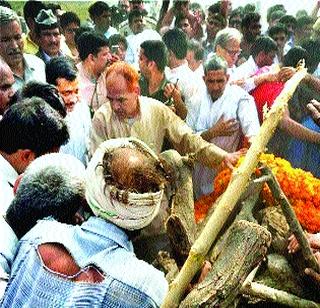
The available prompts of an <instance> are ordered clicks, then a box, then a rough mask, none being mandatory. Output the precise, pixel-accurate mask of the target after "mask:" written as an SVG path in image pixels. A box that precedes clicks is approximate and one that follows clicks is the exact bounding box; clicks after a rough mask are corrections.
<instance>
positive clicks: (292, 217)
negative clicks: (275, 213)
mask: <svg viewBox="0 0 320 308" xmlns="http://www.w3.org/2000/svg"><path fill="white" fill-rule="evenodd" d="M263 173H264V174H266V175H269V176H270V177H271V179H270V180H269V181H268V185H269V188H270V190H271V192H272V194H273V197H274V198H275V200H276V201H277V202H278V203H279V204H280V206H281V209H282V212H283V214H284V215H285V217H286V219H287V222H288V224H289V227H290V230H291V231H292V233H294V235H295V236H296V238H297V240H298V242H299V244H300V248H301V252H302V255H303V257H304V259H305V261H306V265H307V267H310V268H312V269H313V270H314V271H316V272H320V266H319V264H318V262H317V260H316V258H315V257H314V255H313V253H312V251H311V248H310V245H309V243H308V240H307V238H306V236H305V233H304V231H303V229H302V227H301V225H300V223H299V221H298V219H297V217H296V214H295V212H294V210H293V208H292V206H291V205H290V202H289V200H288V199H287V197H286V195H285V194H284V192H283V191H282V189H281V187H280V185H279V183H278V181H277V179H276V178H275V176H274V175H273V174H272V171H271V170H270V169H269V168H267V167H265V168H264V169H263Z"/></svg>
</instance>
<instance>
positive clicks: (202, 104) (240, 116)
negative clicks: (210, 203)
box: [187, 56, 259, 198]
mask: <svg viewBox="0 0 320 308" xmlns="http://www.w3.org/2000/svg"><path fill="white" fill-rule="evenodd" d="M204 81H205V84H206V90H204V91H203V92H202V93H201V95H200V96H198V98H197V103H196V104H195V108H193V110H192V111H191V112H189V114H188V117H187V123H188V124H189V125H190V126H191V127H192V128H193V130H194V131H196V132H197V133H199V134H201V136H202V138H203V139H205V140H206V141H209V142H212V143H214V144H216V145H218V146H219V147H221V148H222V149H224V150H225V151H227V152H234V151H236V150H237V148H238V147H239V146H240V141H241V138H242V136H244V137H245V138H247V139H248V140H250V139H251V138H252V137H253V136H255V135H256V134H257V132H258V130H259V120H258V114H257V110H256V107H255V104H254V100H253V98H252V97H251V96H250V95H249V94H248V93H247V92H246V91H244V90H243V89H242V88H240V87H238V86H236V85H229V84H227V83H228V75H227V64H226V63H225V62H224V61H223V60H222V59H221V58H219V57H218V56H216V57H213V58H212V59H211V60H210V61H209V62H208V63H206V65H205V76H204ZM216 172H217V171H216V170H214V169H209V168H207V167H205V166H203V165H200V164H196V166H195V169H194V177H193V182H194V191H195V197H196V198H198V197H200V196H201V195H203V194H208V193H210V192H212V191H213V179H214V177H215V175H216Z"/></svg>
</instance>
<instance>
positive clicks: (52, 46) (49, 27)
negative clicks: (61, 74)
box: [35, 10, 61, 57]
mask: <svg viewBox="0 0 320 308" xmlns="http://www.w3.org/2000/svg"><path fill="white" fill-rule="evenodd" d="M35 22H36V34H37V37H38V43H39V47H40V48H41V50H42V51H44V52H45V53H46V54H47V55H48V56H49V57H56V56H58V55H59V52H60V41H61V34H60V28H59V22H58V19H57V17H56V16H55V15H54V14H53V12H52V11H51V10H41V11H40V13H39V14H38V16H37V17H36V19H35Z"/></svg>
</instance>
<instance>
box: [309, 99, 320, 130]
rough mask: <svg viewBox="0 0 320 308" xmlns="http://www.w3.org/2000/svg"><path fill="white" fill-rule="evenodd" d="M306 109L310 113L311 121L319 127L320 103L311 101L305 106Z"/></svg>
mask: <svg viewBox="0 0 320 308" xmlns="http://www.w3.org/2000/svg"><path fill="white" fill-rule="evenodd" d="M307 108H308V109H309V111H310V113H311V116H312V119H313V121H315V123H316V124H317V125H319V126H320V102H318V101H317V100H315V99H313V100H311V101H310V103H309V104H308V105H307Z"/></svg>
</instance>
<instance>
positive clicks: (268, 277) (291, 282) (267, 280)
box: [255, 253, 310, 299]
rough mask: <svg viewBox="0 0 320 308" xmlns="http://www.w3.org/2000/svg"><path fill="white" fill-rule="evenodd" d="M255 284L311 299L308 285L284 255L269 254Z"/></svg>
mask: <svg viewBox="0 0 320 308" xmlns="http://www.w3.org/2000/svg"><path fill="white" fill-rule="evenodd" d="M255 282H258V283H261V284H263V285H265V286H268V287H271V288H274V289H277V290H282V291H286V292H289V293H291V294H294V295H296V296H299V297H302V298H306V299H310V298H309V296H308V290H306V285H305V284H304V283H303V281H302V280H301V279H300V278H299V276H298V275H297V273H296V271H295V270H294V269H293V268H292V266H291V265H290V263H289V262H288V260H287V259H286V258H285V257H284V256H283V255H279V254H276V253H272V254H268V255H267V259H266V262H264V263H263V265H262V266H261V270H260V271H259V274H258V275H257V277H256V279H255Z"/></svg>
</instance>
